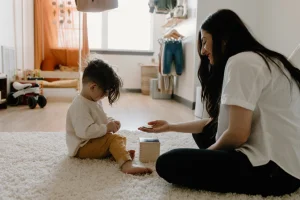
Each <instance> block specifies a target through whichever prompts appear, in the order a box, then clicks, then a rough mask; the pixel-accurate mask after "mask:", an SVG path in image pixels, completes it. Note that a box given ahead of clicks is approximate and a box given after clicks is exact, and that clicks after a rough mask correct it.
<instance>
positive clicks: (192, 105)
mask: <svg viewBox="0 0 300 200" xmlns="http://www.w3.org/2000/svg"><path fill="white" fill-rule="evenodd" d="M173 99H174V100H175V101H176V102H178V103H181V104H183V105H185V106H187V107H188V108H190V109H192V110H195V106H196V102H192V101H190V100H187V99H185V98H182V97H180V96H178V95H176V94H173Z"/></svg>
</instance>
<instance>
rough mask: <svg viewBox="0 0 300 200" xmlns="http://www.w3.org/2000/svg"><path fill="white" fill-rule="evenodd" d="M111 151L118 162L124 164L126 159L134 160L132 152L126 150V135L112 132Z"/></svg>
mask: <svg viewBox="0 0 300 200" xmlns="http://www.w3.org/2000/svg"><path fill="white" fill-rule="evenodd" d="M111 135H112V136H111V142H110V146H109V152H110V153H111V154H112V156H113V157H114V158H115V159H116V161H117V163H118V164H119V165H120V166H122V165H123V164H124V163H125V162H126V161H129V160H132V159H131V157H130V153H129V152H128V151H127V150H126V137H124V136H121V135H119V134H111Z"/></svg>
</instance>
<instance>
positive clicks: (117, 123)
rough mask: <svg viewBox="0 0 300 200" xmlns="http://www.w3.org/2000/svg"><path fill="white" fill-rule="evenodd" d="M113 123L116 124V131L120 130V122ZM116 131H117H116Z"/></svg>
mask: <svg viewBox="0 0 300 200" xmlns="http://www.w3.org/2000/svg"><path fill="white" fill-rule="evenodd" d="M114 122H115V124H116V126H117V128H118V130H120V128H121V122H120V121H114ZM118 130H117V131H118Z"/></svg>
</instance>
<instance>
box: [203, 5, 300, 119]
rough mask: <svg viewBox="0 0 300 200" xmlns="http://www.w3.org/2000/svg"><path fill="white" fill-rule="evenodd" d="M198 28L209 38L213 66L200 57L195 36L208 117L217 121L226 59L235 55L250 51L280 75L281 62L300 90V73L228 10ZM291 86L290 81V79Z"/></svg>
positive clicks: (218, 12)
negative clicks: (279, 63) (272, 65)
mask: <svg viewBox="0 0 300 200" xmlns="http://www.w3.org/2000/svg"><path fill="white" fill-rule="evenodd" d="M201 29H202V30H204V31H206V32H208V33H209V34H211V35H212V41H213V47H212V54H213V55H212V56H213V59H214V64H213V65H210V63H209V60H208V58H207V56H204V55H201V49H202V43H201V32H199V37H198V53H199V56H200V58H201V64H200V67H199V70H198V78H199V80H200V83H201V86H202V94H201V98H202V101H203V102H205V104H206V109H207V112H208V114H209V115H210V117H211V118H213V119H214V120H217V118H218V115H219V108H220V98H221V92H222V84H223V76H224V70H225V65H226V63H227V60H228V59H229V58H230V57H231V56H234V55H236V54H238V53H241V52H246V51H252V52H255V53H257V54H258V55H260V56H261V57H262V58H263V59H264V61H265V63H266V64H267V66H268V68H269V70H270V71H271V68H270V65H269V63H268V61H271V62H273V63H274V64H276V66H277V67H278V68H279V69H280V70H281V72H282V73H283V74H284V75H285V76H286V77H287V78H288V76H287V75H286V74H285V73H284V72H283V70H282V68H281V67H280V65H278V62H276V61H278V60H279V61H281V62H282V64H283V66H284V67H285V69H287V71H289V73H290V75H291V78H292V79H294V80H295V81H296V83H297V85H298V87H299V88H300V70H299V69H297V68H296V67H294V66H293V65H292V64H291V63H290V62H289V61H288V60H287V58H286V57H285V56H283V55H282V54H280V53H277V52H275V51H272V50H270V49H267V48H266V47H264V46H263V45H262V44H260V43H259V42H258V41H257V40H256V39H255V38H254V37H253V36H252V35H251V33H250V32H249V30H248V29H247V27H246V26H245V24H244V23H243V21H242V20H241V19H240V17H239V16H238V15H237V14H236V13H234V12H233V11H231V10H227V9H222V10H219V11H217V12H216V13H214V14H212V15H210V16H209V17H208V18H207V19H206V20H205V21H204V23H203V24H202V26H201ZM289 81H290V83H291V80H290V79H289Z"/></svg>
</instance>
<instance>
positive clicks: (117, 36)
mask: <svg viewBox="0 0 300 200" xmlns="http://www.w3.org/2000/svg"><path fill="white" fill-rule="evenodd" d="M87 17H88V18H87V19H88V37H89V47H90V49H91V50H99V49H101V50H121V51H122V50H123V51H124V50H125V51H126V50H127V51H152V49H153V28H152V23H153V19H152V14H151V13H150V12H149V7H148V0H119V6H118V8H117V9H114V10H110V11H106V12H103V13H88V16H87Z"/></svg>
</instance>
